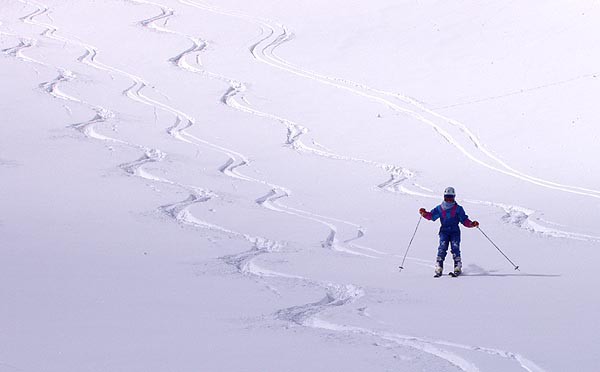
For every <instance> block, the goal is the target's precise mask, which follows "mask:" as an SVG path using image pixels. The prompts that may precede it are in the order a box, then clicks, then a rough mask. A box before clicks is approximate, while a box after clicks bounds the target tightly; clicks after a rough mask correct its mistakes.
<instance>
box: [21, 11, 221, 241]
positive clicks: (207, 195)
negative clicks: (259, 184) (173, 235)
mask: <svg viewBox="0 0 600 372" xmlns="http://www.w3.org/2000/svg"><path fill="white" fill-rule="evenodd" d="M20 1H21V2H22V3H24V4H26V5H34V6H35V7H37V9H36V10H35V11H34V12H32V13H30V14H28V15H27V16H25V17H22V18H21V20H22V21H23V22H25V23H28V24H30V25H32V26H37V27H42V28H44V29H45V30H44V31H43V32H42V33H41V35H42V36H45V37H48V38H50V39H54V40H59V41H61V42H64V43H68V44H71V45H76V46H79V47H81V48H83V49H84V50H85V54H84V55H82V56H81V57H79V58H77V61H78V62H80V63H84V64H86V65H89V66H91V67H93V68H95V69H98V70H101V71H104V72H107V73H115V74H118V75H121V76H124V77H127V78H130V79H132V80H133V81H134V83H133V85H132V87H130V88H128V89H126V90H125V91H124V92H123V94H125V95H127V96H128V97H129V98H130V99H132V100H134V101H136V102H139V103H143V104H147V105H151V106H152V102H154V101H152V100H150V99H146V98H145V97H144V96H143V95H142V93H141V90H142V89H143V88H145V87H146V86H147V83H146V82H145V81H144V80H143V79H142V78H139V77H137V76H135V75H133V74H129V73H127V72H125V71H122V70H119V69H117V68H114V67H111V66H108V65H105V64H103V63H101V62H98V61H97V60H96V57H97V55H98V50H97V49H96V48H95V47H93V46H92V45H89V44H86V43H84V42H81V41H78V40H74V39H69V38H66V37H63V36H59V35H58V34H57V31H58V28H57V27H54V26H52V25H48V24H45V23H41V22H37V21H36V20H35V17H38V16H41V15H43V14H46V13H47V12H48V11H49V7H48V6H46V5H44V4H41V3H38V2H32V1H25V0H20ZM24 60H27V59H24ZM35 62H36V63H40V64H43V65H45V66H48V65H46V64H44V63H41V62H37V61H35ZM48 67H50V66H48ZM59 71H60V73H59V76H58V77H57V78H55V79H54V80H52V81H49V82H45V83H41V84H40V88H41V89H43V90H44V91H46V92H47V93H48V94H50V95H52V96H53V97H55V98H57V99H61V100H66V101H69V102H75V103H79V104H83V105H86V106H88V107H89V108H90V109H92V110H94V111H95V112H96V115H95V116H94V117H93V118H92V119H91V120H89V121H85V122H82V123H76V124H72V125H70V126H69V127H71V128H73V129H76V130H78V131H80V132H81V133H83V134H84V135H85V136H87V137H90V138H94V139H97V140H102V141H107V142H112V143H119V144H122V145H126V146H129V147H133V148H136V149H138V150H141V151H143V153H144V154H143V155H142V157H140V158H139V159H137V160H135V161H133V162H130V163H125V164H121V165H120V166H119V167H120V168H121V169H122V170H123V171H124V172H125V173H127V174H129V175H131V176H136V177H139V178H142V179H145V180H148V181H151V182H157V183H163V184H168V185H172V186H175V187H178V188H181V189H184V190H186V191H187V192H189V193H190V196H189V197H188V199H187V200H186V201H184V202H179V203H174V204H172V205H165V206H161V207H159V210H160V211H162V212H163V213H165V214H166V215H167V216H170V217H172V218H173V219H175V220H176V221H177V222H180V223H187V224H190V223H191V224H193V225H194V226H196V227H202V228H205V229H209V230H218V231H221V232H225V233H232V232H230V231H229V230H227V229H224V228H221V227H219V226H215V225H212V224H209V223H206V222H203V221H200V220H198V219H196V218H194V217H193V216H191V214H190V213H189V212H188V211H187V210H185V209H181V208H178V207H180V206H181V205H184V206H185V207H189V206H190V205H192V204H195V203H200V202H205V201H208V200H210V199H212V198H214V197H217V195H216V194H214V193H213V192H211V191H208V190H204V189H202V188H200V187H197V186H190V185H185V184H181V183H178V182H175V181H171V180H168V179H165V178H161V177H157V176H155V175H152V174H151V173H149V172H148V171H146V170H145V169H144V168H143V167H144V165H146V164H150V163H156V162H160V161H163V160H164V159H165V158H166V156H167V155H166V154H165V153H164V152H162V151H161V150H159V149H150V148H148V147H145V146H142V145H137V144H132V143H129V142H126V141H122V140H119V139H114V138H110V137H107V136H104V135H102V134H99V133H97V132H96V131H95V130H94V125H95V124H98V123H102V122H105V121H107V120H109V119H111V118H113V117H114V114H113V113H112V112H111V111H110V110H108V109H105V108H102V107H99V106H95V105H92V104H90V103H87V102H85V101H83V100H80V99H78V98H75V97H72V96H69V95H67V94H64V93H62V92H61V91H60V90H59V87H58V86H59V84H60V83H63V82H68V81H72V80H73V79H75V74H74V73H73V72H71V71H68V70H64V69H59ZM133 88H136V90H135V91H132V89H133ZM165 107H168V106H166V105H162V106H159V105H157V106H155V108H165ZM174 211H177V212H176V213H175V212H174Z"/></svg>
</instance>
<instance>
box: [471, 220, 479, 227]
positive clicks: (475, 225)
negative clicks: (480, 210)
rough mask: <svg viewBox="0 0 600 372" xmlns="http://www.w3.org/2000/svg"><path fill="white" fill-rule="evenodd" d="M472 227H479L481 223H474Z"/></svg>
mask: <svg viewBox="0 0 600 372" xmlns="http://www.w3.org/2000/svg"><path fill="white" fill-rule="evenodd" d="M471 226H473V227H479V222H477V221H473V223H472V224H471Z"/></svg>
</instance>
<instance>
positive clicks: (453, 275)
mask: <svg viewBox="0 0 600 372" xmlns="http://www.w3.org/2000/svg"><path fill="white" fill-rule="evenodd" d="M460 274H461V273H460V272H454V271H450V272H449V273H448V275H450V276H451V277H453V278H457V277H458V276H460Z"/></svg>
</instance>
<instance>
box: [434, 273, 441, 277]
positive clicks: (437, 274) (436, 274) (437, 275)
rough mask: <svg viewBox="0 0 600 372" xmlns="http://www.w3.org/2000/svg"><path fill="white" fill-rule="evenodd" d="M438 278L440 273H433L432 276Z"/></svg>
mask: <svg viewBox="0 0 600 372" xmlns="http://www.w3.org/2000/svg"><path fill="white" fill-rule="evenodd" d="M440 276H442V273H435V274H433V277H434V278H439V277H440Z"/></svg>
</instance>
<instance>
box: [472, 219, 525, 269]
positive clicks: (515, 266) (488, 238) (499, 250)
mask: <svg viewBox="0 0 600 372" xmlns="http://www.w3.org/2000/svg"><path fill="white" fill-rule="evenodd" d="M477 230H479V231H481V233H482V234H483V236H485V237H486V238H487V240H489V241H490V243H492V244H493V245H494V247H496V249H497V250H498V252H500V253H502V255H503V256H504V258H506V259H507V260H508V262H510V264H511V265H513V267H514V268H515V270H519V266H517V265H515V264H514V262H512V261H511V260H510V258H508V256H506V255H505V254H504V252H502V250H501V249H500V248H498V246H497V245H496V243H494V242H493V241H492V239H490V237H489V236H487V234H486V233H484V232H483V230H481V228H480V227H479V226H477ZM519 271H521V270H519Z"/></svg>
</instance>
